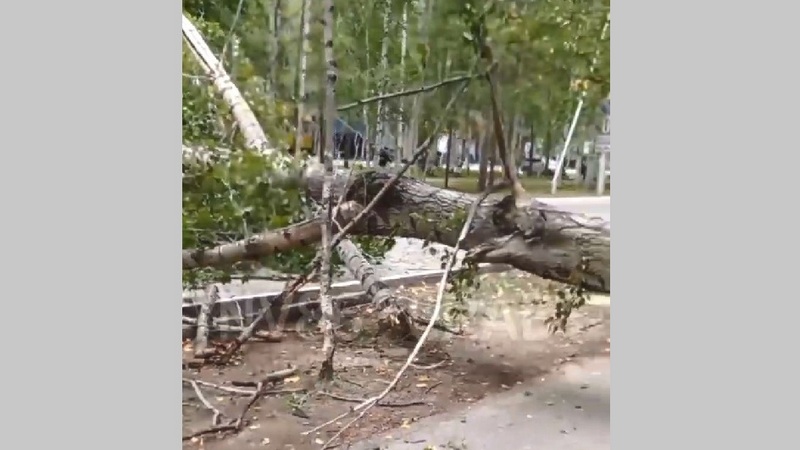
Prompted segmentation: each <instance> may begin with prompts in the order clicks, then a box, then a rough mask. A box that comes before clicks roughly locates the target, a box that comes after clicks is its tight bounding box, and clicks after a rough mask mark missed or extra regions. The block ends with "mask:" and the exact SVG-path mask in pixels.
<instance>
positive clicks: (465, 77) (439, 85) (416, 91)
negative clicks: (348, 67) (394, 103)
mask: <svg viewBox="0 0 800 450" xmlns="http://www.w3.org/2000/svg"><path fill="white" fill-rule="evenodd" d="M481 75H483V74H481V73H473V74H466V75H459V76H457V77H451V78H446V79H444V80H442V81H440V82H438V83H434V84H429V85H427V86H424V85H423V86H420V87H417V88H413V89H406V90H403V91H398V92H392V93H389V94H382V95H374V96H372V97H367V98H364V99H361V100H356V101H355V102H352V103H346V104H344V105H342V106H339V107H338V108H337V110H338V111H339V112H342V111H347V110H350V109H353V108H358V107H359V106H363V105H367V104H369V103H375V102H379V101H382V100H390V99H393V98H398V97H407V96H411V95H416V94H421V93H423V92H429V91H433V90H436V89H439V88H442V87H445V86H448V85H451V84H454V83H458V82H461V81H468V80H472V79H474V78H477V77H480V76H481Z"/></svg>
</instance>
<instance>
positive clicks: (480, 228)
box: [183, 171, 611, 293]
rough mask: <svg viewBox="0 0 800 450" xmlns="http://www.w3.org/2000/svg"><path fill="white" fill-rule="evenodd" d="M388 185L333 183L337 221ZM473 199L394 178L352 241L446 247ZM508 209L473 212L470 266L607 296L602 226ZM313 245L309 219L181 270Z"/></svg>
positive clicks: (495, 203)
mask: <svg viewBox="0 0 800 450" xmlns="http://www.w3.org/2000/svg"><path fill="white" fill-rule="evenodd" d="M391 177H392V174H389V173H385V172H381V171H365V172H362V173H359V174H356V175H355V176H354V179H353V180H350V181H349V183H348V182H347V180H346V179H345V178H344V177H342V176H339V177H337V179H336V180H335V183H334V192H335V195H342V194H344V198H345V200H346V201H347V202H349V204H348V205H344V207H342V208H340V219H339V220H343V221H346V220H349V219H351V218H352V217H354V215H355V212H354V211H353V210H354V209H356V205H366V204H368V203H369V202H370V201H371V200H372V199H373V198H374V197H375V195H376V194H377V192H378V191H380V190H381V189H382V188H383V186H384V185H385V184H386V182H387V181H388V180H389V179H390V178H391ZM307 182H308V185H307V193H308V195H309V196H311V198H314V199H321V196H322V178H321V176H311V177H308V178H307ZM345 189H346V192H345ZM475 199H476V196H474V195H471V194H465V193H461V192H456V191H451V190H447V189H440V188H437V187H434V186H431V185H428V184H426V183H423V182H420V181H417V180H414V179H412V178H407V177H400V178H399V180H398V182H397V184H395V185H394V186H393V187H391V188H390V189H389V191H388V192H387V193H386V194H385V195H384V197H383V198H382V199H381V200H380V201H379V202H378V204H376V206H375V208H374V210H373V211H372V212H371V214H368V215H367V217H366V218H365V219H364V220H361V221H359V222H358V223H357V224H356V225H355V227H354V228H353V230H352V233H353V234H361V235H372V236H397V237H407V238H417V239H423V240H427V241H433V242H438V243H441V244H445V245H450V246H452V245H454V244H455V242H456V240H457V238H458V232H459V228H458V227H459V223H460V222H462V221H463V219H464V218H465V217H466V211H467V210H468V209H469V207H470V205H471V204H472V203H473V202H474V201H475ZM509 203H512V202H509V197H508V196H505V197H503V196H497V195H495V196H492V197H490V198H489V199H488V200H487V201H486V202H484V204H483V205H482V206H481V207H480V208H479V210H478V212H477V214H476V217H475V221H474V224H473V226H472V229H471V230H470V232H469V234H468V235H467V238H466V239H465V241H464V248H465V249H466V250H468V255H469V257H470V258H472V259H473V260H474V261H475V262H490V263H504V264H509V265H511V266H513V267H516V268H518V269H520V270H523V271H526V272H530V273H533V274H536V275H538V276H541V277H543V278H546V279H550V280H555V281H560V282H563V283H568V284H573V285H579V286H581V287H583V288H584V289H586V290H588V291H592V292H600V293H609V292H610V291H611V279H610V255H611V252H610V248H611V230H610V226H609V224H608V223H605V222H600V221H596V220H591V219H589V218H585V217H583V216H581V215H578V214H572V213H568V212H564V211H560V210H558V209H556V208H553V207H550V206H549V205H547V204H546V203H542V202H539V201H536V200H533V201H531V202H530V203H529V204H526V205H522V204H520V205H515V204H513V203H512V204H509ZM320 238H321V231H320V222H319V219H312V220H308V221H305V222H302V223H299V224H295V225H291V226H289V227H285V228H281V229H277V230H268V231H265V232H263V233H261V234H259V235H255V236H253V237H251V238H249V239H245V240H241V241H238V242H233V243H228V244H224V245H220V246H218V247H215V248H212V249H187V250H184V251H183V267H184V268H185V269H189V268H195V267H202V266H225V265H229V264H232V263H234V262H237V261H242V260H247V259H255V258H259V257H263V256H266V255H270V254H274V253H279V252H284V251H289V250H292V249H294V248H298V247H301V246H305V245H310V244H312V243H315V242H317V241H319V239H320Z"/></svg>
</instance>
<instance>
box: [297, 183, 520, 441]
mask: <svg viewBox="0 0 800 450" xmlns="http://www.w3.org/2000/svg"><path fill="white" fill-rule="evenodd" d="M509 184H511V183H510V181H506V182H505V183H501V184H499V185H495V186H491V187H489V188H488V189H487V190H486V191H484V192H483V193H482V194H481V195H480V196H479V197H478V198H477V199H476V200H475V202H474V203H473V204H472V207H471V208H470V210H469V214H467V219H466V220H465V221H464V225H463V226H462V227H461V233H460V234H459V236H458V239H457V240H456V243H455V245H454V246H453V251H452V252H451V253H450V257H449V258H448V260H447V265H446V266H445V268H444V273H442V278H441V280H439V287H438V290H437V293H436V304H435V306H434V308H433V313H432V314H431V318H430V321H429V322H428V326H426V327H425V330H424V331H423V332H422V335H421V336H420V338H419V340H418V341H417V344H416V345H415V346H414V349H413V350H412V351H411V354H409V355H408V359H406V362H405V364H403V367H401V368H400V370H399V371H398V372H397V374H396V375H395V377H394V379H392V381H391V382H390V383H389V385H388V386H386V388H385V389H384V390H383V391H382V392H381V393H380V394H378V395H376V396H374V397H371V398H368V399H366V400H364V401H363V402H361V403H359V404H358V405H356V406H355V407H353V408H352V409H351V410H350V411H347V412H346V413H344V414H341V415H340V416H338V417H335V418H334V419H332V420H330V421H328V422H325V423H324V424H322V425H319V426H317V427H315V428H313V429H311V430H309V431H306V432H303V435H307V434H310V433H313V432H315V431H317V430H319V429H322V428H324V427H326V426H328V425H329V424H331V423H334V422H337V421H338V420H340V419H342V418H344V417H346V416H347V415H349V414H350V413H355V412H357V411H360V413H359V414H358V416H356V417H355V418H354V419H353V420H351V421H350V422H348V423H347V424H346V425H345V426H343V427H342V428H340V429H339V431H337V432H336V434H334V435H333V436H332V437H331V438H330V439H328V441H327V442H326V443H325V444H324V445H323V448H327V447H328V445H330V444H331V442H333V441H335V440H336V439H338V438H339V436H341V435H342V433H344V431H345V430H347V429H348V428H349V427H350V426H352V425H353V424H354V423H355V422H356V421H358V420H359V419H361V418H362V417H364V415H365V414H366V413H367V411H369V410H370V409H371V408H372V407H373V406H375V405H376V404H377V403H378V402H380V401H381V400H382V399H383V398H384V397H386V395H388V394H389V392H391V390H392V389H394V388H395V386H397V383H398V382H399V381H400V378H401V377H402V376H403V374H404V373H405V371H406V370H408V367H409V366H410V365H411V364H412V362H413V361H414V360H415V359H416V358H417V355H418V354H419V351H420V350H421V349H422V346H423V345H424V344H425V341H426V340H427V339H428V335H430V333H431V330H433V327H434V324H435V323H436V319H437V318H438V317H439V313H440V312H441V309H442V300H443V298H444V294H445V291H446V289H447V281H448V278H449V277H450V271H451V270H452V269H453V265H454V264H455V262H456V255H457V254H458V250H459V248H460V247H461V243H462V242H463V241H464V239H465V238H466V237H467V234H469V230H470V227H471V225H472V221H473V220H474V219H475V214H476V213H477V211H478V207H479V206H480V204H481V203H483V201H484V200H485V199H486V197H488V196H489V195H490V194H491V193H493V192H497V191H498V190H500V189H504V188H505V187H507V186H508V185H509Z"/></svg>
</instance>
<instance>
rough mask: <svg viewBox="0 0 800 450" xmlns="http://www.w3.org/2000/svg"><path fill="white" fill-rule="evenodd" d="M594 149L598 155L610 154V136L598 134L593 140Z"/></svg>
mask: <svg viewBox="0 0 800 450" xmlns="http://www.w3.org/2000/svg"><path fill="white" fill-rule="evenodd" d="M594 149H595V151H596V152H598V153H609V152H611V135H610V134H598V135H597V138H595V140H594Z"/></svg>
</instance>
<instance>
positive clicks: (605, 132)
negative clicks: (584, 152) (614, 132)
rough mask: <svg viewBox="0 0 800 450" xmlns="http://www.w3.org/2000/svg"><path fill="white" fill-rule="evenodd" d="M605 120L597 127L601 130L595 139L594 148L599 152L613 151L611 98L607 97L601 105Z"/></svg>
mask: <svg viewBox="0 0 800 450" xmlns="http://www.w3.org/2000/svg"><path fill="white" fill-rule="evenodd" d="M600 110H601V111H602V113H603V120H602V121H601V122H600V125H599V126H598V127H597V131H598V132H599V133H598V135H597V137H596V138H595V141H594V149H595V151H597V152H598V153H610V152H611V99H610V98H607V99H606V100H605V101H604V102H603V103H602V104H601V106H600Z"/></svg>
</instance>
